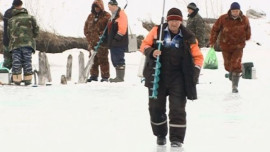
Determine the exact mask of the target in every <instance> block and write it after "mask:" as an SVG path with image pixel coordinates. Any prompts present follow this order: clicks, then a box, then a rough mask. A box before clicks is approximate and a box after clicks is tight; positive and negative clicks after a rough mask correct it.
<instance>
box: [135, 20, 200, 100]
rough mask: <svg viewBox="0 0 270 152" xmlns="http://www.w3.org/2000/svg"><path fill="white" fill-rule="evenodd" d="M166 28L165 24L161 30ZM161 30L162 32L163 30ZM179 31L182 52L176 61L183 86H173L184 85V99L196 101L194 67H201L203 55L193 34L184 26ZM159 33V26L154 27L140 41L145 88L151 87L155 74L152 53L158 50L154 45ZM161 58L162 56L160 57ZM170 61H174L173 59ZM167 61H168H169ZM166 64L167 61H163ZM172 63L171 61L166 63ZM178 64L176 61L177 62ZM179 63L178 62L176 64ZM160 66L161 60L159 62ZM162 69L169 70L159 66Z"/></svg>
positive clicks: (154, 59) (156, 45)
mask: <svg viewBox="0 0 270 152" xmlns="http://www.w3.org/2000/svg"><path fill="white" fill-rule="evenodd" d="M166 27H167V24H164V26H163V28H164V29H165V28H166ZM164 29H163V30H164ZM180 30H181V33H182V36H183V41H182V43H183V44H179V45H182V46H183V47H182V48H178V50H179V51H183V53H182V54H183V57H182V58H179V59H178V58H177V59H176V60H181V65H180V66H181V68H180V69H181V70H182V72H183V80H184V81H183V82H184V84H175V85H184V88H185V92H186V97H187V98H188V99H190V100H195V99H197V91H196V83H195V81H194V76H195V74H194V69H195V66H198V67H202V65H203V55H202V53H201V51H200V49H199V46H198V41H197V40H196V38H195V36H194V34H193V33H192V32H191V31H189V30H188V29H186V28H185V27H184V26H182V25H181V26H180ZM159 32H160V26H155V27H154V28H153V29H152V30H151V31H150V33H149V34H148V35H147V37H146V38H145V39H144V40H143V41H142V44H141V47H140V51H141V52H142V53H144V54H145V56H146V63H145V68H144V71H143V75H144V77H145V86H146V87H152V86H153V83H152V81H153V78H154V77H153V74H154V72H155V70H154V67H155V64H156V63H155V61H156V58H154V57H153V52H154V50H156V49H157V48H158V44H157V43H156V41H157V40H159ZM163 38H164V35H163V36H162V40H163ZM163 49H164V50H165V49H166V48H164V47H161V51H162V50H163ZM160 57H161V58H162V54H161V56H160ZM171 59H173V60H175V58H174V57H172V58H171ZM171 59H168V60H171ZM165 62H167V61H165ZM168 62H173V61H168ZM177 62H178V61H177ZM178 63H179V62H178ZM161 64H162V60H161ZM161 67H163V68H170V66H169V67H168V66H167V67H164V66H161ZM163 71H166V70H165V69H163V70H161V75H162V72H163Z"/></svg>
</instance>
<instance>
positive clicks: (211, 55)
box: [203, 48, 218, 69]
mask: <svg viewBox="0 0 270 152" xmlns="http://www.w3.org/2000/svg"><path fill="white" fill-rule="evenodd" d="M203 68H204V69H218V60H217V56H216V52H215V49H214V48H210V50H209V51H208V53H207V55H206V58H205V60H204V63H203Z"/></svg>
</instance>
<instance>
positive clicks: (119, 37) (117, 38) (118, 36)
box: [114, 33, 123, 41]
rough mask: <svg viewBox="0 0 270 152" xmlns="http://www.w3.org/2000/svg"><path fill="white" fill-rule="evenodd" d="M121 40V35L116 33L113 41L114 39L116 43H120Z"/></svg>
mask: <svg viewBox="0 0 270 152" xmlns="http://www.w3.org/2000/svg"><path fill="white" fill-rule="evenodd" d="M122 38H123V36H122V35H119V34H118V33H117V34H116V35H115V36H114V39H115V40H116V41H121V40H122Z"/></svg>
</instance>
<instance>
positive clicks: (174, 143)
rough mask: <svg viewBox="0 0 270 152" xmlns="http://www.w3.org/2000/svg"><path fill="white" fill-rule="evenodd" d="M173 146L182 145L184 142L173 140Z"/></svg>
mask: <svg viewBox="0 0 270 152" xmlns="http://www.w3.org/2000/svg"><path fill="white" fill-rule="evenodd" d="M171 147H182V143H181V142H179V141H172V142H171Z"/></svg>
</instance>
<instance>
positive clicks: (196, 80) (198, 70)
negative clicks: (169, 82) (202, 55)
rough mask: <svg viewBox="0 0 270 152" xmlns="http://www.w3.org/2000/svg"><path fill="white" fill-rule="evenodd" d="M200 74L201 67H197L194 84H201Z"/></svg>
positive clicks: (195, 68)
mask: <svg viewBox="0 0 270 152" xmlns="http://www.w3.org/2000/svg"><path fill="white" fill-rule="evenodd" d="M200 72H201V67H200V66H198V65H195V67H194V77H193V82H194V83H195V84H198V83H199V76H200Z"/></svg>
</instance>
